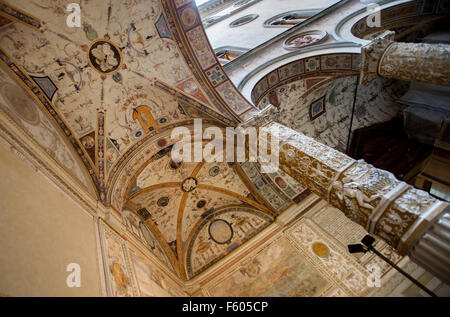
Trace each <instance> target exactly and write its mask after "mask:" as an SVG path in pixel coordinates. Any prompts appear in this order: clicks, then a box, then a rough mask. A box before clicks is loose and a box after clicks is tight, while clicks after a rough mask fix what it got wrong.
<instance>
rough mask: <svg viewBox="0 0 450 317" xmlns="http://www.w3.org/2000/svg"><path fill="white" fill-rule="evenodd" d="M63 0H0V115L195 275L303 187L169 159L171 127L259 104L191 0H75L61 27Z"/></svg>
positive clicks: (231, 121) (254, 167) (178, 268)
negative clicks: (71, 19)
mask: <svg viewBox="0 0 450 317" xmlns="http://www.w3.org/2000/svg"><path fill="white" fill-rule="evenodd" d="M72 2H73V1H72V0H33V1H28V0H14V1H13V0H8V1H2V2H1V3H0V16H1V19H0V65H1V68H0V72H1V73H2V78H4V79H3V80H2V94H1V99H0V111H3V112H2V113H4V114H5V115H6V116H9V117H11V119H12V120H14V121H16V122H17V123H18V125H19V126H20V127H21V128H23V129H24V130H26V131H27V133H28V134H29V135H30V136H31V137H32V138H33V139H35V140H36V141H37V142H38V143H39V144H40V145H41V146H42V147H43V148H44V149H45V150H46V151H47V152H48V153H49V154H51V155H52V157H53V158H54V159H55V160H56V161H57V162H58V163H59V164H60V165H61V166H62V167H63V168H65V169H66V171H67V172H68V173H69V174H71V175H72V176H73V178H74V179H75V180H76V181H77V182H78V183H79V185H80V186H81V187H84V188H85V189H86V190H87V191H88V192H90V193H91V194H92V195H95V196H97V198H98V199H99V200H100V201H101V202H102V203H103V204H104V205H106V206H111V208H114V209H115V210H117V211H118V212H122V215H123V217H124V219H126V223H127V224H128V226H129V228H130V230H132V231H133V230H135V229H136V228H140V227H142V224H145V226H144V227H145V229H142V228H141V229H139V230H137V231H136V234H137V235H139V236H140V238H142V240H143V241H145V242H146V243H147V244H148V246H149V247H150V249H151V250H152V252H153V253H154V254H155V255H156V256H157V257H158V258H160V260H161V261H162V262H163V263H165V264H166V265H167V266H168V267H169V268H171V269H172V270H173V271H175V272H176V273H178V274H179V275H180V276H181V277H184V278H192V277H194V276H195V275H197V274H199V273H200V272H202V271H203V270H205V269H206V268H208V267H209V266H211V265H212V264H214V263H216V262H217V261H218V260H219V259H220V258H222V257H223V256H225V255H226V254H227V253H229V252H231V251H232V250H233V249H235V248H236V247H238V246H239V245H241V244H242V243H244V242H245V241H247V240H248V239H250V238H251V237H253V236H254V235H255V234H256V233H257V232H259V231H260V230H262V229H263V228H265V227H266V226H267V225H269V224H270V223H271V222H273V220H274V218H275V217H276V215H277V214H279V213H280V212H282V211H283V210H285V209H286V208H287V207H289V205H291V204H292V203H293V202H294V201H295V200H298V199H299V197H304V196H305V193H306V192H305V189H304V188H303V187H302V186H301V185H300V184H298V183H295V182H294V181H293V180H292V179H291V178H289V176H287V175H284V174H278V173H272V174H270V175H265V174H261V173H260V171H259V166H258V164H255V163H242V164H228V163H207V162H192V163H189V162H181V164H177V163H175V162H173V161H172V160H171V156H170V149H171V147H172V146H173V142H174V141H173V140H171V138H170V134H171V131H172V130H173V129H174V128H176V127H179V126H187V127H189V128H190V129H192V124H193V119H195V118H202V119H203V125H204V127H206V126H208V125H209V126H210V125H214V126H219V127H222V128H224V127H226V126H235V125H237V124H238V123H239V122H242V121H244V120H245V119H247V118H249V117H250V116H252V115H253V113H254V112H255V111H257V109H256V108H255V107H254V106H253V105H251V104H250V103H248V101H247V100H246V99H245V98H244V97H242V96H241V94H240V93H239V92H238V90H237V89H236V88H235V87H234V86H233V85H232V84H231V82H230V81H229V79H228V77H227V76H226V74H225V73H224V72H223V70H222V68H221V67H220V64H219V62H218V61H217V59H216V57H215V54H214V52H213V51H212V49H211V47H210V46H209V43H208V40H207V38H206V35H205V33H204V30H203V27H202V23H201V21H200V18H199V15H198V11H197V9H196V6H195V3H194V1H191V0H162V1H159V0H129V1H112V0H109V1H108V0H98V1H80V2H79V3H80V8H81V26H80V27H69V26H68V25H67V24H66V19H67V17H68V15H69V14H70V13H71V12H69V11H66V8H67V5H68V4H70V3H72ZM3 75H4V76H3ZM225 101H226V102H225ZM19 104H20V105H23V106H21V107H19V106H18V105H19ZM14 109H15V110H14ZM33 114H34V115H33ZM36 118H40V120H36ZM50 135H51V136H52V138H51V139H50V137H49V136H50ZM49 140H54V141H52V142H50V141H49ZM55 145H57V146H55ZM69 163H70V164H69ZM280 173H281V172H280ZM133 228H134V229H133ZM133 232H134V231H133Z"/></svg>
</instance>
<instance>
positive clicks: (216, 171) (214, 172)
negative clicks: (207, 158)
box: [208, 165, 220, 177]
mask: <svg viewBox="0 0 450 317" xmlns="http://www.w3.org/2000/svg"><path fill="white" fill-rule="evenodd" d="M219 172H220V168H219V166H217V165H215V166H213V167H211V168H210V169H209V172H208V174H209V176H211V177H215V176H217V175H218V174H219Z"/></svg>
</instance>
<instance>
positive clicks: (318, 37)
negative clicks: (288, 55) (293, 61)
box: [283, 30, 327, 50]
mask: <svg viewBox="0 0 450 317" xmlns="http://www.w3.org/2000/svg"><path fill="white" fill-rule="evenodd" d="M326 37H327V32H324V31H319V30H315V31H308V32H303V33H300V34H296V35H294V36H291V37H289V38H288V39H287V40H286V41H285V42H284V44H283V48H284V49H286V50H295V49H299V48H302V47H306V46H310V45H313V44H317V43H318V42H320V41H323V40H324V39H325V38H326Z"/></svg>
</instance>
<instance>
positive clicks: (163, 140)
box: [156, 139, 167, 147]
mask: <svg viewBox="0 0 450 317" xmlns="http://www.w3.org/2000/svg"><path fill="white" fill-rule="evenodd" d="M156 144H158V146H159V147H165V146H166V144H167V141H166V139H159V140H158V142H156Z"/></svg>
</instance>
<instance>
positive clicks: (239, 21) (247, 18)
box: [230, 14, 259, 28]
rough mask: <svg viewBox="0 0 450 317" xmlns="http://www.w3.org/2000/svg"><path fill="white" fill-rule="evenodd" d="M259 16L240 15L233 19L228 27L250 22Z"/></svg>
mask: <svg viewBox="0 0 450 317" xmlns="http://www.w3.org/2000/svg"><path fill="white" fill-rule="evenodd" d="M258 17H259V15H258V14H248V15H244V16H243V17H240V18H239V19H236V20H234V21H233V22H231V23H230V28H235V27H238V26H241V25H244V24H247V23H250V22H252V21H253V20H255V19H257V18H258Z"/></svg>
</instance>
